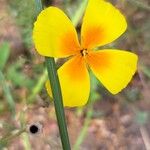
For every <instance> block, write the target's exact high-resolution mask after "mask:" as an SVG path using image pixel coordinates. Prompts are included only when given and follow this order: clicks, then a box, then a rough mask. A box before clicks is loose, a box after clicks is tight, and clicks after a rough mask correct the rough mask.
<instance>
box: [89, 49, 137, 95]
mask: <svg viewBox="0 0 150 150" xmlns="http://www.w3.org/2000/svg"><path fill="white" fill-rule="evenodd" d="M137 60H138V57H137V55H135V54H134V53H131V52H127V51H121V50H116V49H113V50H108V49H107V50H100V51H97V52H92V51H91V52H90V53H89V54H88V56H87V62H88V64H89V66H90V68H91V70H92V71H93V73H94V74H95V76H96V77H97V78H98V79H99V80H100V82H101V83H102V84H103V85H104V86H105V87H106V88H107V89H108V90H109V91H110V92H111V93H112V94H117V93H118V92H120V91H121V90H122V89H123V88H125V87H126V86H127V84H128V83H129V82H130V80H131V78H132V76H133V75H134V74H135V72H136V70H137Z"/></svg>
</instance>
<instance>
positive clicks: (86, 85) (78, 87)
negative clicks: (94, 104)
mask: <svg viewBox="0 0 150 150" xmlns="http://www.w3.org/2000/svg"><path fill="white" fill-rule="evenodd" d="M58 76H59V80H60V85H61V90H62V95H63V103H64V106H70V107H74V106H82V105H85V104H86V103H87V101H88V98H89V92H90V79H89V74H88V70H87V68H86V64H85V61H84V58H82V57H81V56H75V57H73V58H72V59H71V60H69V61H68V62H66V63H65V64H64V65H63V66H62V67H60V69H58ZM46 88H47V91H48V93H49V95H50V96H51V88H50V84H49V81H47V83H46Z"/></svg>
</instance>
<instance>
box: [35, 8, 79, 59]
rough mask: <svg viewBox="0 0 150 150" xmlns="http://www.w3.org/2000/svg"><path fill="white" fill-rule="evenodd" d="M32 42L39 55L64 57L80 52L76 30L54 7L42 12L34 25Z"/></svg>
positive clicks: (61, 12)
mask: <svg viewBox="0 0 150 150" xmlns="http://www.w3.org/2000/svg"><path fill="white" fill-rule="evenodd" d="M33 40H34V44H35V47H36V50H37V51H38V52H39V54H41V55H43V56H49V57H66V56H70V55H73V54H76V53H77V51H78V50H80V45H79V42H78V36H77V33H76V30H75V28H74V26H73V24H72V23H71V21H70V20H69V18H68V17H67V16H66V15H65V14H64V13H63V11H61V10H60V9H58V8H56V7H48V8H46V9H45V10H43V11H42V12H41V13H40V14H39V16H38V18H37V21H36V22H35V24H34V29H33Z"/></svg>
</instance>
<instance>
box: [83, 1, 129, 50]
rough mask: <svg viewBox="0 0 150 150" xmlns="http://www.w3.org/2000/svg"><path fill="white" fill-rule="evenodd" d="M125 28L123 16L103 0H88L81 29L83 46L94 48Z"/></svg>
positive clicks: (116, 36)
mask: <svg viewBox="0 0 150 150" xmlns="http://www.w3.org/2000/svg"><path fill="white" fill-rule="evenodd" d="M126 28H127V23H126V20H125V18H124V16H123V15H122V14H121V13H120V11H119V10H118V9H116V8H115V7H114V6H113V5H112V4H111V3H109V2H106V1H105V0H89V3H88V6H87V9H86V12H85V15H84V19H83V24H82V30H81V45H82V47H83V48H89V49H91V48H94V47H96V46H101V45H105V44H108V43H110V42H112V41H114V40H115V39H117V38H118V37H119V36H120V35H121V34H122V33H124V31H125V30H126Z"/></svg>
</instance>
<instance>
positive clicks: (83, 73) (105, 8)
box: [33, 0, 138, 107]
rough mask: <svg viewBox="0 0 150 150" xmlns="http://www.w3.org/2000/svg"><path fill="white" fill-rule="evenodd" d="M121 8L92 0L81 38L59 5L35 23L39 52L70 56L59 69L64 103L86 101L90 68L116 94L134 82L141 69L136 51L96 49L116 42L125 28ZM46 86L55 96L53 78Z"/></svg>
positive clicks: (50, 55) (39, 17)
mask: <svg viewBox="0 0 150 150" xmlns="http://www.w3.org/2000/svg"><path fill="white" fill-rule="evenodd" d="M126 28H127V23H126V20H125V18H124V16H123V15H122V14H121V12H120V11H119V10H118V9H116V8H115V7H114V6H113V5H112V4H111V3H109V2H107V1H105V0H89V1H88V5H87V8H86V10H85V14H84V17H83V23H82V27H81V38H80V39H81V42H80V43H79V41H78V35H77V32H76V30H75V28H74V26H73V24H72V22H71V21H70V20H69V18H68V17H67V16H66V15H65V14H64V12H63V11H61V10H60V9H59V8H56V7H48V8H46V9H45V10H43V11H42V12H41V13H40V14H39V16H38V18H37V21H36V22H35V24H34V29H33V40H34V43H35V48H36V50H37V51H38V53H39V54H41V55H43V56H48V57H57V58H62V57H68V56H71V57H69V58H70V59H69V60H68V61H67V62H65V63H64V64H63V65H62V66H61V67H60V68H59V69H58V76H59V80H60V85H61V90H62V96H63V104H64V106H70V107H74V106H82V105H85V104H86V103H87V101H88V98H89V93H90V78H89V73H88V69H89V68H90V69H91V70H92V71H93V73H94V74H95V76H96V77H97V79H98V80H100V82H101V83H102V84H103V85H104V87H105V88H106V89H107V90H108V91H110V93H112V94H117V93H118V92H120V91H121V90H122V89H123V88H125V87H126V86H127V84H128V83H129V82H130V80H131V78H132V76H133V75H134V73H135V71H136V69H137V60H138V57H137V55H136V54H134V53H131V52H128V51H124V50H117V49H103V50H95V48H96V47H100V46H104V45H106V44H108V43H111V42H113V41H114V40H115V39H117V38H118V37H119V36H120V35H121V34H123V33H124V32H125V30H126ZM46 88H47V91H48V93H49V95H50V96H51V88H50V83H49V81H47V82H46Z"/></svg>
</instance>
